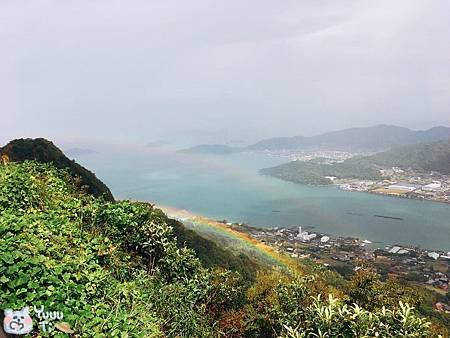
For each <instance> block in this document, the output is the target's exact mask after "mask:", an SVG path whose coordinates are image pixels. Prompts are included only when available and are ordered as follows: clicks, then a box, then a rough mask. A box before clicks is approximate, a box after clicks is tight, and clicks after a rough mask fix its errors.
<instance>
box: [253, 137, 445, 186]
mask: <svg viewBox="0 0 450 338" xmlns="http://www.w3.org/2000/svg"><path fill="white" fill-rule="evenodd" d="M384 167H401V168H405V169H407V168H411V169H414V170H417V171H419V172H430V171H436V172H439V173H441V174H445V175H448V174H450V140H447V141H438V142H433V143H420V144H415V145H410V146H403V147H397V148H393V149H391V150H388V151H385V152H381V153H377V154H374V155H371V156H365V157H353V158H350V159H348V160H346V161H344V162H342V163H335V164H322V163H317V162H314V161H309V162H302V161H293V162H289V163H285V164H282V165H279V166H276V167H272V168H266V169H262V170H261V171H260V172H261V173H262V174H264V175H270V176H274V177H278V178H281V179H284V180H286V181H291V182H295V183H301V184H313V185H314V184H319V185H321V184H331V183H332V182H331V180H330V179H328V178H326V176H336V177H338V178H356V179H374V180H378V179H381V175H380V171H379V169H381V168H384Z"/></svg>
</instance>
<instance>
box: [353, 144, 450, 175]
mask: <svg viewBox="0 0 450 338" xmlns="http://www.w3.org/2000/svg"><path fill="white" fill-rule="evenodd" d="M364 160H365V161H368V162H369V163H374V164H376V165H379V166H396V167H402V168H412V169H416V170H424V171H437V172H439V173H441V174H444V175H447V174H450V140H449V141H441V142H434V143H422V144H416V145H412V146H407V147H401V148H395V149H391V150H389V151H385V152H382V153H378V154H375V155H372V156H369V157H366V158H365V159H364ZM349 161H350V162H358V161H359V160H358V159H350V160H349Z"/></svg>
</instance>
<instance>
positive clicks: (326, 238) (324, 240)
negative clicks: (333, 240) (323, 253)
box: [320, 236, 330, 243]
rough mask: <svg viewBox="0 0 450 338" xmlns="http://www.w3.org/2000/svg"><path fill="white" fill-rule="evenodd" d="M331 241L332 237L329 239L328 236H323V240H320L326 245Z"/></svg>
mask: <svg viewBox="0 0 450 338" xmlns="http://www.w3.org/2000/svg"><path fill="white" fill-rule="evenodd" d="M329 240H330V237H328V236H322V238H321V239H320V242H321V243H326V242H328V241H329Z"/></svg>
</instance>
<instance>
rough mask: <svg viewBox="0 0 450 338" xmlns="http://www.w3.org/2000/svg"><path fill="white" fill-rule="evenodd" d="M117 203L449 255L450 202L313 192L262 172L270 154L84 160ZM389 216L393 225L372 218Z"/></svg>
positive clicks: (158, 151)
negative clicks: (306, 228)
mask: <svg viewBox="0 0 450 338" xmlns="http://www.w3.org/2000/svg"><path fill="white" fill-rule="evenodd" d="M76 160H77V161H78V162H80V163H81V164H82V165H85V166H86V167H87V168H89V169H91V170H92V171H94V172H95V173H96V174H97V176H98V177H99V178H100V179H102V180H103V181H104V182H105V183H106V184H107V185H108V186H109V187H110V188H111V190H112V192H113V194H114V196H115V197H116V198H117V199H135V200H142V201H150V202H153V203H156V204H160V205H169V206H172V207H175V208H179V209H186V210H189V211H191V212H193V213H197V214H201V215H204V216H207V217H210V218H214V219H226V220H228V221H232V222H246V223H248V224H250V225H254V226H258V227H275V226H283V227H291V226H298V225H302V226H313V227H314V230H315V231H318V232H322V233H327V234H331V235H333V236H338V235H340V236H354V237H359V238H361V239H369V240H371V241H373V242H374V243H375V245H376V246H379V247H382V246H384V245H387V244H396V243H399V244H404V245H418V246H422V247H424V248H429V249H442V250H450V205H447V204H443V203H436V202H428V201H419V200H409V199H402V198H394V197H385V196H379V195H373V194H367V193H356V192H346V191H341V190H339V189H337V188H335V187H309V186H303V185H298V184H293V183H289V182H284V181H282V180H279V179H275V178H272V177H266V176H262V175H259V174H258V170H259V169H261V168H264V167H270V166H274V165H277V164H280V163H283V162H286V161H285V160H284V159H280V158H275V157H270V156H268V155H265V154H251V153H241V154H233V155H225V156H217V155H216V156H215V155H186V154H178V153H175V152H174V151H173V150H172V149H169V148H141V149H137V150H136V149H134V150H132V151H126V152H125V151H123V152H120V153H119V152H118V153H112V152H111V153H106V152H100V153H97V154H89V155H79V156H77V157H76ZM374 215H386V216H391V217H399V218H403V220H394V219H386V218H379V217H375V216H374Z"/></svg>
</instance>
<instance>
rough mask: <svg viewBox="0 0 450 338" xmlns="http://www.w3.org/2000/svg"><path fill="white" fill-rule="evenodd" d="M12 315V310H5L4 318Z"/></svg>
mask: <svg viewBox="0 0 450 338" xmlns="http://www.w3.org/2000/svg"><path fill="white" fill-rule="evenodd" d="M12 313H13V310H12V309H5V317H7V316H11V315H12Z"/></svg>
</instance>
